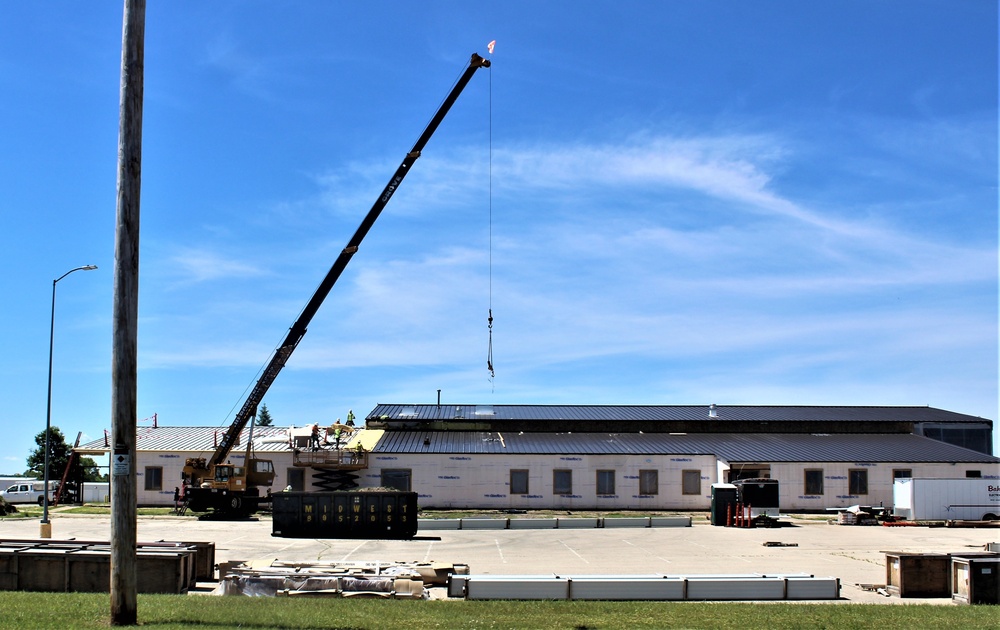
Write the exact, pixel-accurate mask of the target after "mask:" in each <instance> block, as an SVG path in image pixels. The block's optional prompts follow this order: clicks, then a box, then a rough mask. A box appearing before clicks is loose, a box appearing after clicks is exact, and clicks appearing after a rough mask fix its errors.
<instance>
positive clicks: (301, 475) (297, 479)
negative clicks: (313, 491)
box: [285, 468, 306, 492]
mask: <svg viewBox="0 0 1000 630" xmlns="http://www.w3.org/2000/svg"><path fill="white" fill-rule="evenodd" d="M285 475H286V477H287V478H288V487H289V488H291V489H292V490H294V491H296V492H302V491H303V490H305V489H306V471H305V469H304V468H288V469H286V470H285Z"/></svg>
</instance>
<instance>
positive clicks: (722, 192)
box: [0, 0, 998, 473]
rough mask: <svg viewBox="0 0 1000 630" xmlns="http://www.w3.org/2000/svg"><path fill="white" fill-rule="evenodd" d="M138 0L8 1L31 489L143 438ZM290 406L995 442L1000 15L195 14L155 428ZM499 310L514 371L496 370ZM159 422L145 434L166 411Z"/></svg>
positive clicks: (161, 205) (502, 350)
mask: <svg viewBox="0 0 1000 630" xmlns="http://www.w3.org/2000/svg"><path fill="white" fill-rule="evenodd" d="M121 17H122V7H121V3H120V2H103V3H62V4H59V5H56V6H55V7H52V6H48V7H45V8H43V7H41V6H39V5H36V4H35V3H30V2H5V3H3V4H2V5H0V137H2V139H3V140H2V143H0V191H2V192H0V221H2V223H0V227H2V232H3V234H4V243H5V246H4V248H3V254H2V255H3V259H4V267H5V269H6V270H7V271H6V273H5V274H4V279H3V284H4V288H5V291H4V293H5V295H6V299H5V300H4V303H5V305H4V308H3V310H2V313H3V323H4V330H5V331H6V338H5V342H4V348H5V352H4V357H5V358H4V361H3V362H2V363H0V370H2V374H0V383H2V384H0V392H2V394H3V403H2V406H0V408H2V410H3V420H4V422H3V425H4V427H5V429H6V434H7V439H5V440H4V441H3V443H2V444H0V473H9V472H19V471H21V470H23V469H24V465H25V464H24V460H25V458H26V457H27V455H28V452H29V451H30V450H31V449H32V448H33V436H34V435H35V434H37V433H38V432H40V431H41V430H43V429H44V425H45V400H46V396H45V394H46V383H47V367H48V334H49V314H50V310H49V309H50V306H51V288H52V280H53V279H55V278H57V277H59V276H60V275H62V274H63V273H65V272H66V271H68V270H69V269H72V268H74V267H77V266H80V265H85V264H96V265H98V266H99V269H98V270H96V271H90V272H78V273H75V274H73V275H71V276H69V277H67V278H66V279H64V280H63V281H61V282H60V283H59V284H58V295H57V305H56V327H55V361H54V363H55V366H54V371H53V400H52V422H53V424H54V425H56V426H59V427H60V428H61V429H62V430H63V432H64V433H66V434H67V436H68V437H69V438H70V439H71V440H72V439H73V438H74V437H75V436H76V434H77V432H83V433H84V438H85V439H88V438H97V437H100V436H101V435H102V432H103V430H104V429H110V418H111V411H110V399H111V369H110V367H111V313H112V298H113V295H112V293H113V269H114V238H115V235H114V227H115V177H116V168H117V166H116V160H117V134H118V98H119V80H120V75H119V72H120V65H119V64H120V55H121ZM494 39H495V40H496V41H497V45H496V49H495V53H494V54H493V55H492V57H491V59H492V62H493V66H492V68H491V69H490V70H488V71H480V72H479V73H477V75H476V76H474V77H473V80H472V82H471V83H470V84H469V86H468V87H467V89H466V90H465V92H464V94H463V95H462V96H461V97H460V99H459V101H458V103H457V104H456V105H455V107H454V108H453V110H452V112H451V113H450V114H449V115H448V117H447V118H446V119H445V121H444V123H443V124H442V125H441V127H440V128H439V129H438V131H437V133H436V134H435V136H434V137H433V138H432V139H431V141H430V142H429V144H428V146H427V148H426V150H425V152H424V155H423V157H422V158H421V159H420V160H418V161H417V163H416V165H415V167H414V169H413V171H412V173H411V174H410V175H409V176H408V178H407V180H406V181H405V182H404V183H403V185H402V186H401V187H400V190H399V192H398V193H397V194H396V196H395V197H394V198H393V199H392V201H391V203H390V204H389V206H388V208H387V209H386V211H385V212H384V213H383V215H382V217H381V218H380V219H379V222H378V223H376V225H375V227H374V228H373V230H372V231H371V233H370V234H369V236H368V238H367V240H366V241H365V243H364V244H363V246H362V248H361V250H360V252H359V253H358V254H357V255H356V256H355V257H354V259H353V261H352V262H351V264H350V266H349V267H348V268H347V271H346V272H345V273H344V275H343V276H342V278H341V280H340V282H339V283H338V285H337V286H336V287H335V288H334V289H333V291H332V293H331V294H330V296H329V298H328V299H327V301H326V303H325V304H324V306H323V308H322V309H321V310H320V312H319V314H318V315H317V316H316V317H315V319H314V320H313V322H312V324H311V326H310V328H309V332H308V334H306V336H305V338H304V339H303V341H302V343H301V344H300V346H299V347H298V349H297V351H296V352H295V354H294V355H293V357H292V359H291V361H290V362H289V364H288V366H287V367H286V368H285V370H284V371H283V372H282V373H281V374H280V375H279V377H278V379H277V381H276V382H275V384H274V386H273V387H272V388H271V390H270V392H269V393H268V394H267V396H265V398H264V401H265V403H266V404H267V406H268V409H269V410H270V411H271V414H272V416H273V417H274V419H275V421H276V423H278V424H295V425H302V424H305V423H309V422H313V421H318V422H321V423H323V422H332V421H334V420H335V419H336V418H338V417H344V416H346V413H347V410H348V409H349V408H351V409H353V410H354V411H355V413H356V414H357V415H358V416H364V415H365V414H367V413H368V412H369V411H370V410H371V409H372V408H373V407H374V406H375V404H377V403H424V402H434V401H435V400H436V396H437V390H438V389H441V390H442V394H441V397H442V401H443V402H445V403H461V404H473V403H480V404H486V403H494V404H518V403H535V404H546V403H552V404H557V403H577V404H604V403H609V404H706V405H707V404H709V403H716V404H778V405H784V404H788V405H791V404H815V405H825V404H837V405H840V404H843V405H930V406H933V407H940V408H944V409H948V410H952V411H956V412H961V413H967V414H972V415H976V416H983V417H987V418H990V419H992V420H997V415H998V414H997V380H998V374H997V347H998V338H997V271H998V265H997V214H998V213H997V172H998V163H997V92H998V90H997V4H996V3H995V2H991V1H985V0H984V1H972V0H970V1H967V2H957V3H956V2H951V1H944V0H942V1H939V2H938V1H906V2H903V1H902V0H900V1H893V0H886V1H882V2H870V1H857V2H851V1H834V2H825V3H803V2H797V1H793V0H782V1H779V0H764V1H761V2H753V3H748V2H670V3H666V2H654V1H649V2H639V1H636V2H615V3H611V2H607V3H580V2H544V3H538V2H516V1H515V2H503V3H487V4H482V3H479V4H476V3H468V2H421V3H414V2H402V1H388V0H376V1H373V2H367V3H348V2H298V3H265V2H238V3H237V2H211V3H201V2H173V3H150V6H149V8H148V12H147V18H146V49H145V54H146V67H145V106H144V131H143V164H142V215H141V233H142V236H141V254H140V257H141V258H140V301H139V316H140V320H139V386H138V409H137V416H138V418H139V419H147V418H149V417H151V416H152V415H153V414H154V413H155V414H157V416H158V420H159V423H160V424H162V425H205V426H226V425H228V423H229V421H230V419H231V416H232V413H233V411H234V407H238V405H239V403H240V401H241V400H242V396H243V395H244V392H245V390H246V389H247V388H248V387H249V386H250V385H252V383H253V381H254V379H255V376H256V374H257V371H258V369H259V368H260V367H261V366H262V365H263V364H264V363H265V362H266V361H267V359H268V357H269V355H270V352H271V350H272V349H273V348H274V347H275V345H277V343H279V342H280V341H281V339H282V338H283V337H284V335H285V333H286V331H287V329H288V327H289V326H290V325H291V324H292V322H293V321H294V320H295V318H296V316H297V315H298V313H299V311H300V310H301V308H302V307H303V306H304V305H305V303H306V301H307V300H308V298H309V297H310V295H311V294H312V292H313V290H314V289H315V287H316V286H317V284H318V283H319V281H320V280H321V279H322V277H323V275H324V274H325V273H326V271H327V269H328V268H329V266H330V264H331V263H332V262H333V260H334V259H335V258H336V255H337V253H338V252H339V251H340V249H341V248H342V247H343V246H344V244H345V243H346V242H347V240H348V238H349V237H350V236H351V234H353V232H354V230H355V229H356V227H357V225H358V223H359V222H360V220H361V218H362V216H363V215H364V214H365V212H367V210H368V208H369V207H370V206H371V204H372V202H373V201H374V199H375V196H376V195H377V194H378V193H379V192H380V191H381V189H382V187H383V186H384V185H385V183H386V182H387V181H388V179H389V177H390V175H391V174H392V172H393V171H394V170H395V168H396V166H398V164H399V162H400V161H401V160H402V158H403V155H404V154H405V152H406V151H407V150H408V149H409V148H410V147H411V146H412V145H413V143H414V141H415V140H416V138H417V136H418V135H419V134H420V132H421V131H422V130H423V128H424V125H425V124H426V122H427V121H428V120H429V118H430V116H431V115H432V114H433V112H434V111H435V110H436V108H437V106H438V104H439V103H440V101H441V99H442V98H443V97H444V96H445V95H446V94H447V92H448V90H449V89H450V87H451V85H452V82H453V81H454V80H455V79H456V78H457V77H458V75H459V74H460V73H461V72H462V70H463V69H464V68H465V66H466V64H467V60H468V58H469V56H470V54H471V53H472V52H479V53H480V54H484V55H485V54H486V44H487V43H488V42H489V41H490V40H494ZM491 306H492V310H493V316H494V326H493V363H494V366H495V369H496V376H495V378H493V379H491V378H490V376H489V373H488V372H487V369H486V358H487V347H488V345H487V344H488V336H487V333H488V331H487V325H486V324H487V323H486V318H487V313H488V309H489V308H490V307H491ZM143 422H144V423H148V422H149V421H148V420H143Z"/></svg>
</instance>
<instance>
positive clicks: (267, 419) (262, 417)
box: [257, 403, 274, 427]
mask: <svg viewBox="0 0 1000 630" xmlns="http://www.w3.org/2000/svg"><path fill="white" fill-rule="evenodd" d="M272 422H274V420H273V419H272V418H271V412H270V411H268V410H267V403H263V404H261V406H260V411H259V412H258V413H257V426H258V427H269V426H271V423H272Z"/></svg>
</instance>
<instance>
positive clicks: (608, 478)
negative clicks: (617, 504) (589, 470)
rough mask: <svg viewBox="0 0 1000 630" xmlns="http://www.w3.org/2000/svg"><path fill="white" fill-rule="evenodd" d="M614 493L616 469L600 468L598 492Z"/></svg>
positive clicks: (598, 472)
mask: <svg viewBox="0 0 1000 630" xmlns="http://www.w3.org/2000/svg"><path fill="white" fill-rule="evenodd" d="M614 493H615V471H613V470H598V471H597V494H614Z"/></svg>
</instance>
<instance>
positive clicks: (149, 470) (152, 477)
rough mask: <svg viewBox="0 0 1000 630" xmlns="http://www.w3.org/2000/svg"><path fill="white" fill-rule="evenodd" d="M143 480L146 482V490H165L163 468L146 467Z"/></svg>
mask: <svg viewBox="0 0 1000 630" xmlns="http://www.w3.org/2000/svg"><path fill="white" fill-rule="evenodd" d="M143 478H144V479H145V480H146V485H145V487H146V490H163V467H162V466H146V472H145V473H143Z"/></svg>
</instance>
